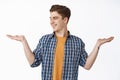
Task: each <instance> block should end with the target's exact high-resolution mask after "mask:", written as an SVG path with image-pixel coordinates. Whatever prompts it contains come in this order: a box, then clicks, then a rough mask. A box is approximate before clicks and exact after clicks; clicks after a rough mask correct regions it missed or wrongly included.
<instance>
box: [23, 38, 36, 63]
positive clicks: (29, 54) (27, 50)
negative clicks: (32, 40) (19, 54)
mask: <svg viewBox="0 0 120 80" xmlns="http://www.w3.org/2000/svg"><path fill="white" fill-rule="evenodd" d="M22 44H23V48H24V52H25V56H26V58H27V60H28V62H29V64H30V65H31V64H32V63H33V62H34V54H33V52H32V51H31V49H30V47H29V45H28V42H27V40H26V39H25V38H24V39H23V41H22Z"/></svg>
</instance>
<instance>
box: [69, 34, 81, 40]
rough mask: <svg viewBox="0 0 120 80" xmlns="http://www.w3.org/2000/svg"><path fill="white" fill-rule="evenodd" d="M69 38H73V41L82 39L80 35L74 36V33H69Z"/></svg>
mask: <svg viewBox="0 0 120 80" xmlns="http://www.w3.org/2000/svg"><path fill="white" fill-rule="evenodd" d="M70 38H71V39H72V40H75V41H82V39H81V38H80V37H78V36H75V35H70Z"/></svg>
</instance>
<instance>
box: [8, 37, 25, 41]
mask: <svg viewBox="0 0 120 80" xmlns="http://www.w3.org/2000/svg"><path fill="white" fill-rule="evenodd" d="M7 37H8V38H10V39H13V40H17V41H21V42H22V41H23V40H24V39H25V37H24V36H23V35H15V36H12V35H7Z"/></svg>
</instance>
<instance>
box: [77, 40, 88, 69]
mask: <svg viewBox="0 0 120 80" xmlns="http://www.w3.org/2000/svg"><path fill="white" fill-rule="evenodd" d="M80 50H81V51H80V59H79V65H80V66H82V67H84V65H85V63H86V59H87V57H88V54H87V52H86V50H85V44H84V42H83V41H81V49H80Z"/></svg>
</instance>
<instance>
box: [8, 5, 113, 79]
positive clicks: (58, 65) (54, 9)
mask: <svg viewBox="0 0 120 80" xmlns="http://www.w3.org/2000/svg"><path fill="white" fill-rule="evenodd" d="M70 15H71V12H70V9H69V8H68V7H66V6H63V5H52V6H51V9H50V24H51V26H52V28H53V33H51V34H47V35H44V36H43V37H42V38H41V39H40V40H39V43H38V45H37V47H36V49H35V50H34V51H33V52H32V51H31V49H30V47H29V45H28V43H27V40H26V38H25V37H24V36H23V35H16V36H12V35H7V36H8V37H9V38H11V39H13V40H17V41H20V42H22V44H23V47H24V51H25V55H26V57H27V60H28V62H29V64H30V65H31V67H36V66H39V65H40V63H42V80H77V78H78V68H79V65H80V66H82V67H83V68H85V69H87V70H89V69H90V68H91V67H92V65H93V63H94V62H95V59H96V57H97V55H98V51H99V48H100V46H101V45H102V44H104V43H107V42H110V41H112V40H113V38H114V37H109V38H104V39H98V40H97V42H96V44H95V47H94V48H93V50H92V52H91V53H90V55H89V56H88V55H87V52H86V51H85V44H84V42H83V41H82V40H81V39H80V38H79V37H77V36H73V35H71V34H70V32H69V31H68V29H67V24H68V21H69V18H70Z"/></svg>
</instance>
